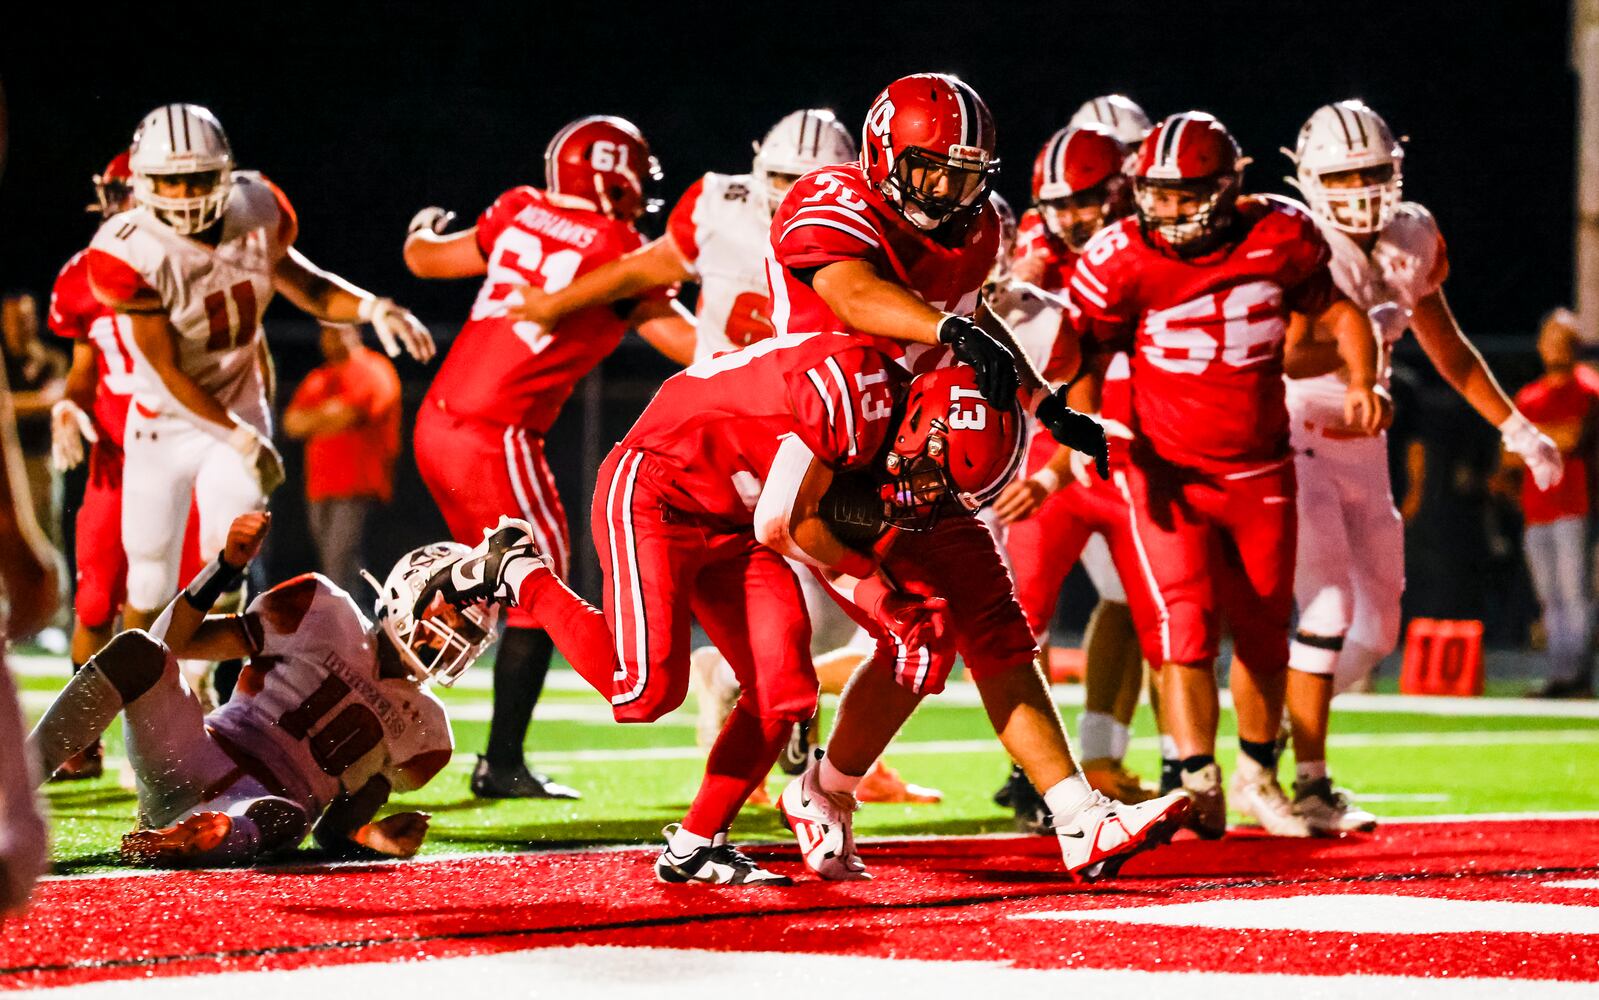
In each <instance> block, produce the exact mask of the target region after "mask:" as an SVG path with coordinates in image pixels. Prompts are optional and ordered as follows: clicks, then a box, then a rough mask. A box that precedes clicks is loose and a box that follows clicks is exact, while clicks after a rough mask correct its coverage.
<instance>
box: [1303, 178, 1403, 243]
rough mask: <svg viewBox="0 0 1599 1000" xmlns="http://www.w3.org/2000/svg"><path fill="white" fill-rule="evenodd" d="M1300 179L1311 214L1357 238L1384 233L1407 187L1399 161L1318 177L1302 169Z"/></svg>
mask: <svg viewBox="0 0 1599 1000" xmlns="http://www.w3.org/2000/svg"><path fill="white" fill-rule="evenodd" d="M1298 179H1299V185H1298V186H1299V189H1300V191H1301V192H1303V193H1304V195H1305V200H1306V201H1307V202H1308V203H1309V204H1310V208H1311V210H1312V211H1314V212H1315V213H1316V214H1317V215H1319V216H1320V217H1321V218H1322V219H1323V220H1325V221H1326V222H1327V223H1328V224H1330V225H1331V226H1333V228H1335V229H1339V230H1342V231H1343V232H1346V233H1352V234H1356V235H1360V234H1365V233H1376V232H1381V231H1382V229H1383V228H1384V227H1385V226H1387V225H1388V223H1389V222H1390V221H1392V220H1393V217H1394V211H1395V209H1397V208H1398V206H1399V198H1400V192H1401V190H1402V189H1403V185H1404V177H1403V175H1402V174H1401V172H1400V169H1399V161H1398V160H1397V159H1396V160H1393V161H1390V162H1388V163H1379V164H1374V165H1372V166H1368V167H1353V168H1350V169H1346V170H1327V171H1323V172H1321V173H1319V174H1318V173H1313V172H1312V171H1310V170H1308V169H1306V168H1304V167H1301V168H1300V170H1299V178H1298Z"/></svg>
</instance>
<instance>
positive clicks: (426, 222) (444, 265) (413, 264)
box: [404, 205, 489, 278]
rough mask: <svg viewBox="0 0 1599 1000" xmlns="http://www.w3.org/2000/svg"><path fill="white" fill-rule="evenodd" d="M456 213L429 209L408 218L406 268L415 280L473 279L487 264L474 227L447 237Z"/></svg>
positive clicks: (432, 206)
mask: <svg viewBox="0 0 1599 1000" xmlns="http://www.w3.org/2000/svg"><path fill="white" fill-rule="evenodd" d="M454 219H455V213H454V212H450V211H446V210H445V209H442V208H439V207H438V206H437V205H430V206H428V207H427V208H424V209H422V210H421V211H420V212H417V213H416V215H414V216H412V217H411V225H410V226H409V227H408V228H407V230H406V236H405V250H404V255H405V267H406V270H408V271H410V272H411V273H412V274H414V275H416V276H417V277H418V278H475V277H477V276H479V275H482V274H486V273H488V269H489V262H488V259H487V258H486V257H484V256H483V249H482V247H481V246H479V245H478V241H477V227H476V226H472V227H471V228H469V229H463V230H461V231H460V232H456V233H447V232H445V230H446V229H448V228H449V227H450V222H451V221H452V220H454Z"/></svg>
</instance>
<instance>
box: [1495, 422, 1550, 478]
mask: <svg viewBox="0 0 1599 1000" xmlns="http://www.w3.org/2000/svg"><path fill="white" fill-rule="evenodd" d="M1499 436H1500V438H1502V439H1503V440H1504V443H1505V450H1506V451H1508V452H1510V453H1512V454H1514V455H1520V456H1521V460H1522V461H1523V462H1526V463H1527V471H1529V472H1531V473H1532V481H1533V483H1534V484H1535V485H1536V486H1537V487H1538V488H1539V489H1540V490H1547V489H1548V488H1549V487H1551V486H1553V485H1555V484H1556V483H1558V482H1560V477H1561V476H1562V475H1563V474H1564V473H1565V462H1564V460H1562V459H1561V457H1560V449H1559V448H1558V447H1556V446H1555V443H1554V442H1553V441H1551V440H1550V439H1549V436H1548V435H1547V434H1545V433H1543V432H1542V431H1540V430H1539V429H1538V427H1537V425H1536V424H1534V423H1533V422H1532V421H1531V420H1528V419H1527V418H1526V417H1524V416H1522V413H1521V411H1520V410H1511V411H1510V416H1508V417H1506V418H1505V422H1504V423H1502V424H1500V425H1499Z"/></svg>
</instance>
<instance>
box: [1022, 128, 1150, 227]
mask: <svg viewBox="0 0 1599 1000" xmlns="http://www.w3.org/2000/svg"><path fill="white" fill-rule="evenodd" d="M1126 160H1127V147H1126V146H1123V145H1122V143H1121V140H1119V139H1117V138H1116V135H1115V133H1114V132H1112V131H1111V130H1110V129H1109V128H1108V127H1107V126H1104V125H1099V124H1093V123H1091V124H1088V125H1076V126H1071V125H1068V126H1067V127H1066V128H1063V129H1061V130H1060V131H1059V132H1056V133H1055V134H1054V135H1052V136H1050V139H1049V141H1048V142H1046V143H1044V148H1043V149H1040V150H1039V151H1038V159H1037V160H1036V161H1034V163H1033V204H1035V205H1037V206H1038V214H1039V215H1041V216H1042V217H1043V219H1044V225H1045V226H1047V227H1048V228H1049V231H1050V232H1052V233H1054V234H1055V236H1057V237H1058V238H1060V239H1061V240H1064V241H1065V242H1066V245H1067V246H1070V247H1071V248H1072V249H1073V250H1079V251H1080V250H1082V248H1083V245H1084V244H1086V243H1087V242H1088V240H1089V238H1090V237H1091V236H1093V235H1094V234H1095V233H1097V232H1099V230H1100V229H1101V228H1102V227H1103V226H1104V225H1105V223H1107V222H1111V221H1113V220H1115V219H1119V218H1121V217H1122V216H1123V215H1126V214H1127V213H1128V212H1130V211H1131V210H1132V205H1131V204H1130V203H1129V202H1128V198H1127V178H1126V176H1125V175H1124V174H1123V173H1122V164H1123V163H1125V162H1126Z"/></svg>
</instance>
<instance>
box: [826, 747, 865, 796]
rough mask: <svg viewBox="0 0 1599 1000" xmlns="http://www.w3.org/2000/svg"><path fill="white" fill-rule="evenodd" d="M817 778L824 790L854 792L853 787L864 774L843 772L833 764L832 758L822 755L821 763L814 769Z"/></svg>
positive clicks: (855, 786) (858, 783)
mask: <svg viewBox="0 0 1599 1000" xmlns="http://www.w3.org/2000/svg"><path fill="white" fill-rule="evenodd" d="M816 772H817V775H816V776H817V779H818V780H819V782H820V783H821V786H822V791H824V792H848V793H849V794H851V795H854V794H855V789H856V788H857V787H858V786H859V785H860V783H861V778H863V777H865V775H860V774H845V773H844V772H843V771H840V770H839V769H838V768H836V767H834V766H833V758H831V757H828V756H827V755H825V754H824V755H823V756H822V765H821V767H818V768H817V769H816Z"/></svg>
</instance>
